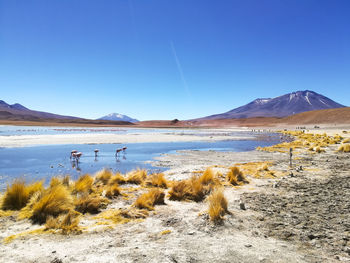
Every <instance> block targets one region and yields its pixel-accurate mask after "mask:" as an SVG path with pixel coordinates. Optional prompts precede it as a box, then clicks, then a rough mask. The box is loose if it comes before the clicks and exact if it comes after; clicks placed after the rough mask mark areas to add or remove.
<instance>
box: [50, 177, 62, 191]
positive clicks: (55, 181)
mask: <svg viewBox="0 0 350 263" xmlns="http://www.w3.org/2000/svg"><path fill="white" fill-rule="evenodd" d="M57 185H62V179H61V178H59V177H56V176H54V177H52V178H51V181H50V187H51V188H53V187H55V186H57Z"/></svg>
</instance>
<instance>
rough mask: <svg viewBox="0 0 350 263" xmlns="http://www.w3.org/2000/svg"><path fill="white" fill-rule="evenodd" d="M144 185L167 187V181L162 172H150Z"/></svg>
mask: <svg viewBox="0 0 350 263" xmlns="http://www.w3.org/2000/svg"><path fill="white" fill-rule="evenodd" d="M145 185H146V186H153V187H160V188H168V182H167V180H166V179H165V178H164V174H163V173H158V174H151V175H150V176H148V178H147V179H146V181H145Z"/></svg>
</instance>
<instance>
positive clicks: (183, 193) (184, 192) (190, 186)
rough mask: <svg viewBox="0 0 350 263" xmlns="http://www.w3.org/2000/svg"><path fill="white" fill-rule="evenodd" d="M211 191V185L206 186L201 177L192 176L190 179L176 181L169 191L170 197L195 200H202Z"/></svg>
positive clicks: (178, 199)
mask: <svg viewBox="0 0 350 263" xmlns="http://www.w3.org/2000/svg"><path fill="white" fill-rule="evenodd" d="M209 192H210V187H209V186H204V185H203V184H202V183H201V179H200V178H198V177H196V176H192V177H191V179H189V180H183V181H178V182H174V183H173V186H172V187H171V189H170V191H169V199H170V200H175V201H181V200H193V201H195V202H200V201H202V200H203V199H204V198H205V196H206V195H207V194H208V193H209Z"/></svg>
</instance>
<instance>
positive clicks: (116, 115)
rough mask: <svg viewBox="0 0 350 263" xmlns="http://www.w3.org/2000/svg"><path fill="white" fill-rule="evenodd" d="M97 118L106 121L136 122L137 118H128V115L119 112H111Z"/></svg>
mask: <svg viewBox="0 0 350 263" xmlns="http://www.w3.org/2000/svg"><path fill="white" fill-rule="evenodd" d="M98 120H107V121H128V122H138V121H139V120H136V119H133V118H130V117H129V116H126V115H123V114H119V113H111V114H108V115H106V116H103V117H101V118H98Z"/></svg>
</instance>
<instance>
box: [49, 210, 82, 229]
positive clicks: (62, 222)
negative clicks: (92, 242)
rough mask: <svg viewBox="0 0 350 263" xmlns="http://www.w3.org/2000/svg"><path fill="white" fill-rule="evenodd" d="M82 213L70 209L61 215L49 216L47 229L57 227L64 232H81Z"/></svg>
mask: <svg viewBox="0 0 350 263" xmlns="http://www.w3.org/2000/svg"><path fill="white" fill-rule="evenodd" d="M79 222H80V213H78V212H75V211H72V210H70V211H69V212H68V213H66V214H64V215H60V216H59V217H56V218H54V217H52V216H50V217H48V218H47V220H46V224H45V230H49V229H56V230H61V231H62V233H63V234H69V233H81V229H80V228H79V226H78V225H79Z"/></svg>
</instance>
